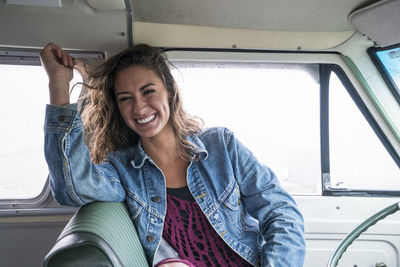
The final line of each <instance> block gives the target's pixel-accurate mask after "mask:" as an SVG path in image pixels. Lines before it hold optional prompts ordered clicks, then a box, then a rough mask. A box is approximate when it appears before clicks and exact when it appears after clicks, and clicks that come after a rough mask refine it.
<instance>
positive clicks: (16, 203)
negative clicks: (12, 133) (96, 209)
mask: <svg viewBox="0 0 400 267" xmlns="http://www.w3.org/2000/svg"><path fill="white" fill-rule="evenodd" d="M40 51H41V50H40V49H11V48H3V47H0V65H23V66H41V61H40ZM67 52H68V53H69V54H70V55H71V56H72V57H74V58H80V59H84V60H89V61H91V60H94V61H99V60H100V61H104V59H105V55H104V53H102V52H92V51H71V50H67ZM43 71H44V70H43ZM43 108H44V107H43ZM53 201H54V200H53V197H52V194H51V190H50V185H49V175H48V176H47V177H46V179H45V182H44V185H43V188H42V190H41V192H40V193H39V194H38V195H37V196H35V197H33V198H26V199H0V217H1V216H3V215H10V214H11V215H27V214H28V215H30V214H36V213H37V211H35V208H43V207H46V206H48V205H50V204H51V202H53ZM27 210H28V211H27ZM56 210H57V209H56ZM75 210H76V208H66V209H65V212H67V213H70V212H71V211H75ZM62 213H63V214H64V212H62Z"/></svg>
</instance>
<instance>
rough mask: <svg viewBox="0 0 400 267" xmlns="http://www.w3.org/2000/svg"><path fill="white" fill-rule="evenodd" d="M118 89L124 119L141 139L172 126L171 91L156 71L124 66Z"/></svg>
mask: <svg viewBox="0 0 400 267" xmlns="http://www.w3.org/2000/svg"><path fill="white" fill-rule="evenodd" d="M114 89H115V98H116V101H117V105H118V109H119V111H120V113H121V115H122V118H123V119H124V121H125V123H126V124H127V125H128V127H129V128H131V129H132V130H133V131H135V132H136V133H137V134H138V135H139V136H140V138H152V137H155V136H157V135H158V134H160V133H161V132H162V131H163V130H164V129H165V128H166V126H167V125H168V126H169V124H168V121H169V117H170V109H169V104H168V92H167V89H166V88H165V86H164V84H163V82H162V81H161V79H160V78H159V77H158V76H157V75H156V73H155V72H154V71H153V70H151V69H148V68H145V67H142V66H138V65H135V66H131V67H128V68H126V69H123V70H122V71H120V72H118V74H117V75H116V78H115V83H114Z"/></svg>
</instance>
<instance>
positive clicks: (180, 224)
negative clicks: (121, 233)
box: [163, 187, 252, 267]
mask: <svg viewBox="0 0 400 267" xmlns="http://www.w3.org/2000/svg"><path fill="white" fill-rule="evenodd" d="M182 190H184V192H182ZM171 193H172V194H173V195H172V194H171ZM177 196H179V197H177ZM182 198H183V199H182ZM188 198H189V199H190V200H189V199H188ZM163 237H164V239H165V240H166V241H167V242H168V243H169V244H170V245H171V246H172V247H173V248H174V249H175V250H176V251H177V252H178V254H179V256H180V257H181V258H182V259H185V260H188V261H190V262H192V263H193V264H194V265H195V266H199V267H201V266H230V267H233V266H240V267H242V266H252V265H251V264H250V263H248V262H247V261H245V260H244V259H243V258H242V257H240V256H239V255H238V254H236V252H235V251H233V250H232V249H231V248H230V247H229V246H228V245H227V244H226V243H225V241H224V240H223V239H222V238H221V237H220V236H219V235H218V234H217V233H216V232H215V230H214V229H213V228H212V226H211V225H210V223H209V222H208V220H207V218H206V217H205V215H204V214H203V212H202V211H201V209H200V207H199V206H198V205H197V203H196V201H195V200H194V199H193V197H192V195H191V194H190V192H189V189H188V188H187V187H185V188H179V189H172V190H171V189H169V188H168V195H167V215H166V218H165V223H164V231H163Z"/></svg>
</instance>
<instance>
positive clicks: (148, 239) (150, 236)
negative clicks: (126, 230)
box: [147, 235, 155, 242]
mask: <svg viewBox="0 0 400 267" xmlns="http://www.w3.org/2000/svg"><path fill="white" fill-rule="evenodd" d="M154 239H155V237H154V235H148V236H147V241H149V242H153V241H154Z"/></svg>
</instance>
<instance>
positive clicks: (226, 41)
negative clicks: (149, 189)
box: [0, 0, 400, 267]
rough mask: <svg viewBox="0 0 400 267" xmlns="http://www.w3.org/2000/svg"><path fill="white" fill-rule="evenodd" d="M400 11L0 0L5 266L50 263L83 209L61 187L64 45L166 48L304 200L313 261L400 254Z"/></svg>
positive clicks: (330, 4) (361, 3)
mask: <svg viewBox="0 0 400 267" xmlns="http://www.w3.org/2000/svg"><path fill="white" fill-rule="evenodd" d="M399 14H400V1H399V0H380V1H377V0H336V1H329V0H303V1H295V0H289V1H278V0H268V1H266V0H248V1H240V0H219V1H212V0H202V1H196V0H185V1H182V0H164V1H158V0H113V1H108V0H0V80H1V81H2V82H1V87H0V99H1V101H2V102H3V103H2V104H1V105H0V122H1V131H0V237H1V238H0V266H7V267H8V266H10V267H14V266H42V265H43V264H44V262H45V257H46V255H48V254H49V252H50V251H51V250H52V249H54V246H55V244H56V240H57V238H58V237H59V236H60V234H61V233H62V231H63V229H64V227H66V225H67V223H68V222H69V221H70V220H71V218H72V217H73V215H74V214H75V213H76V212H78V210H79V209H78V208H76V207H67V206H61V205H59V204H58V203H57V202H56V201H55V200H54V199H53V196H52V194H51V190H50V188H49V182H48V175H49V173H48V169H47V166H46V162H45V159H44V154H43V122H44V110H45V106H46V104H47V103H48V101H49V100H48V79H47V76H46V73H45V71H44V69H43V68H42V67H41V62H40V58H39V52H40V50H41V49H42V48H43V47H44V46H45V45H46V44H47V43H49V42H53V43H55V44H58V45H59V46H61V47H62V48H63V49H65V50H66V51H68V52H69V53H70V54H71V55H73V56H74V57H76V58H80V59H82V60H84V61H85V62H87V64H89V65H90V64H91V65H94V66H95V65H97V64H100V63H101V62H104V61H105V60H106V59H107V58H109V57H110V56H112V55H114V54H116V53H117V52H119V51H121V50H123V49H125V48H128V47H129V46H132V45H133V44H138V43H146V44H149V45H152V46H156V47H160V48H162V49H164V50H165V51H166V53H167V55H168V58H169V59H170V60H171V61H172V63H173V64H174V66H175V67H174V69H173V73H174V76H175V78H176V80H177V82H178V85H179V87H180V89H181V91H182V97H183V99H184V100H183V102H184V108H185V109H186V110H187V111H188V113H190V114H192V115H195V116H199V117H201V118H202V119H203V120H204V122H205V126H206V127H213V126H225V127H228V128H229V129H231V130H232V131H234V132H235V134H236V136H237V137H238V138H239V139H240V140H241V141H242V142H243V143H244V144H245V145H246V146H248V147H249V148H250V149H251V150H252V151H253V152H254V154H255V155H256V156H257V158H258V159H259V160H260V161H261V162H262V163H264V164H266V165H267V166H269V167H270V168H272V169H273V170H274V172H275V173H276V174H277V176H278V178H279V180H280V183H281V184H282V186H283V187H284V188H285V189H286V190H287V191H288V192H289V193H290V194H291V195H292V196H293V198H294V199H295V201H296V203H297V205H298V206H299V208H300V210H301V212H302V214H303V216H304V220H305V238H306V246H307V250H306V258H305V263H304V266H307V267H314V266H336V264H337V266H354V267H355V266H359V267H360V266H371V267H372V266H381V267H383V266H400V213H395V212H396V211H397V210H398V204H397V203H398V201H400V170H399V167H400V91H399V89H400V16H399ZM80 81H82V78H81V77H80V75H79V73H77V72H76V73H75V74H74V79H73V81H72V82H71V88H72V95H73V96H72V97H73V99H74V101H77V100H78V98H79V95H80V93H81V86H80V85H79V84H77V83H79V82H80ZM388 207H390V208H389V209H387V208H388ZM385 208H386V209H385ZM374 214H377V215H376V216H374V217H372V218H371V216H373V215H374ZM127 216H129V215H127ZM368 219H369V220H368ZM363 222H364V224H362V223H363ZM127 223H129V220H128V222H127ZM360 224H361V228H360ZM354 230H358V231H357V232H354ZM352 231H353V232H352ZM349 233H353V235H352V239H351V240H347V243H346V246H345V247H343V246H341V242H342V240H343V239H345V238H346V236H348V234H349ZM128 235H129V234H127V233H125V234H124V233H122V236H128ZM338 248H339V249H340V255H339V254H338V253H339V252H337V249H338ZM333 256H334V257H333ZM138 257H139V256H138ZM332 257H333V258H332ZM339 259H340V260H339ZM332 261H334V262H332ZM92 263H93V262H92ZM122 265H123V264H122ZM58 266H64V265H58ZM65 266H68V265H65ZM69 266H71V265H69ZM76 266H77V265H76ZM82 266H84V265H82ZM85 266H89V265H85ZM93 266H94V265H93Z"/></svg>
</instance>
